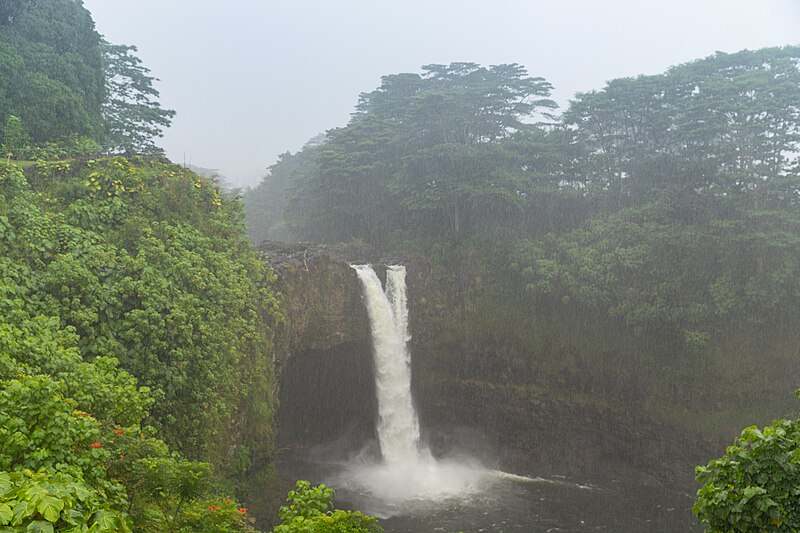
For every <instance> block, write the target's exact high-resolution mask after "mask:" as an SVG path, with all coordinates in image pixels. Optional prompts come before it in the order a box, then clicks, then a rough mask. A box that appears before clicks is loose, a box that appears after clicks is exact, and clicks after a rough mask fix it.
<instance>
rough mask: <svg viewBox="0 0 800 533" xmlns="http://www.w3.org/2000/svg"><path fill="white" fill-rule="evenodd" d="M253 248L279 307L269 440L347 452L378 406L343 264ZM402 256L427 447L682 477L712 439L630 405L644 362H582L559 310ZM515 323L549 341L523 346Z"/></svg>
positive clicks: (363, 331) (353, 281)
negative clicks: (559, 326)
mask: <svg viewBox="0 0 800 533" xmlns="http://www.w3.org/2000/svg"><path fill="white" fill-rule="evenodd" d="M265 251H266V252H267V254H268V256H269V257H270V262H271V264H272V265H273V267H274V268H275V270H276V273H277V276H278V283H277V287H278V290H279V291H280V293H281V297H282V299H283V302H284V307H285V309H286V317H285V321H284V322H283V323H282V324H279V325H278V327H277V328H276V331H277V332H278V337H279V338H278V342H277V343H276V344H277V345H278V347H279V354H278V356H277V359H278V360H277V361H276V368H277V380H278V382H279V387H280V394H279V399H280V408H279V412H278V440H279V445H280V446H283V447H293V446H312V445H317V444H322V443H330V442H333V441H338V444H339V445H340V447H341V448H344V449H350V450H357V449H358V448H360V447H361V446H363V445H364V443H365V442H367V441H369V440H370V439H373V438H374V422H375V418H376V416H377V414H376V413H377V408H376V400H375V392H374V378H373V371H374V369H373V362H372V347H371V339H370V328H369V321H368V317H367V314H366V311H365V308H364V304H363V302H362V300H361V287H360V285H359V282H358V279H357V277H356V275H355V272H354V271H353V269H352V268H350V266H349V265H348V264H347V263H346V262H345V261H343V260H340V259H336V258H334V257H332V255H331V254H329V253H328V251H327V250H326V248H324V247H308V246H302V245H297V246H292V247H287V246H277V245H272V246H268V247H266V248H265ZM406 266H407V268H408V274H409V275H408V290H409V306H410V310H409V315H410V320H411V333H412V341H411V352H412V366H413V368H412V371H413V388H414V396H415V402H416V405H417V409H418V411H419V414H420V418H421V423H422V428H423V436H424V438H425V439H426V440H427V441H428V443H429V444H430V445H431V447H432V449H433V450H434V452H435V453H442V454H444V453H450V452H454V451H463V452H466V453H469V454H472V455H474V456H477V457H481V458H484V459H485V460H486V461H487V462H488V463H490V464H491V465H492V466H496V467H498V468H502V469H505V470H509V471H514V472H518V473H522V474H534V475H553V474H558V475H567V476H571V477H573V478H576V479H579V480H600V479H604V478H609V477H611V476H614V477H615V478H617V479H620V478H621V479H629V480H635V481H637V482H646V483H649V484H653V485H658V484H664V485H675V484H678V485H679V486H682V487H684V488H687V489H690V488H691V486H692V483H693V482H692V472H693V466H694V465H695V464H699V463H702V462H705V460H706V459H705V458H706V457H712V456H713V449H714V448H713V446H711V445H710V444H709V443H708V442H707V441H704V440H702V439H700V438H698V437H697V436H696V435H690V434H689V433H688V432H686V431H681V430H679V429H678V428H676V427H674V425H672V424H670V423H668V422H664V421H660V422H659V421H657V420H655V419H654V418H653V417H649V416H647V415H646V414H645V413H643V412H642V411H641V410H640V409H638V406H639V405H640V404H641V403H642V402H643V401H645V400H646V399H647V394H648V392H647V386H648V379H650V378H649V376H648V375H647V373H646V372H641V373H640V374H639V375H636V374H635V373H634V374H631V373H630V372H629V371H628V370H626V369H625V368H622V367H619V368H618V367H616V366H614V365H613V364H611V367H610V368H609V369H608V371H607V372H605V373H603V372H601V371H599V370H598V369H596V368H590V367H589V366H587V365H590V363H586V362H584V363H581V362H580V361H581V357H582V356H581V355H580V354H579V353H577V351H578V349H577V348H576V347H575V346H572V345H571V344H570V343H571V342H573V341H574V340H573V339H571V338H570V334H569V333H564V332H553V331H552V330H553V329H554V328H555V327H556V326H555V325H554V323H555V322H558V321H560V320H559V319H558V318H552V320H553V322H554V323H549V322H548V321H547V320H546V319H545V318H544V317H541V316H538V317H537V315H536V312H535V311H534V310H529V312H522V311H521V310H520V309H518V308H515V307H514V305H511V303H510V302H508V301H507V300H506V299H505V296H503V295H499V296H498V297H497V298H494V299H493V297H492V296H491V294H490V293H491V292H492V291H487V290H484V289H485V288H484V287H483V285H484V284H485V283H486V282H485V280H484V278H483V276H482V274H481V273H480V271H479V270H478V269H477V268H476V267H475V268H473V267H471V266H470V265H469V264H466V263H465V264H464V265H463V268H462V270H461V271H458V272H444V271H441V270H437V269H435V268H434V267H431V266H430V265H426V264H424V263H421V262H415V261H406ZM582 326H583V325H582ZM587 327H588V326H587ZM529 330H530V331H529ZM520 331H525V332H529V333H530V334H531V335H532V336H533V337H537V338H538V337H539V336H541V337H542V338H545V337H546V336H547V335H550V336H554V337H558V338H559V341H558V342H549V341H548V342H545V341H544V340H542V341H540V342H539V345H536V344H534V345H531V344H530V343H528V344H526V343H523V342H521V341H520V340H519V336H520V335H519V332H520ZM548 332H549V333H548ZM537 346H538V347H537ZM561 359H570V360H573V359H574V360H576V361H578V363H576V364H572V363H570V364H571V365H572V366H573V367H576V368H577V369H574V368H573V369H572V370H570V371H569V372H567V371H565V370H564V369H563V368H560V367H559V370H558V371H557V372H556V371H552V372H551V371H550V370H548V369H547V365H545V364H544V363H543V362H542V361H553V360H561ZM609 364H610V363H609ZM584 367H585V368H584ZM570 368H571V367H570ZM570 372H571V373H570ZM554 376H555V377H554ZM587 380H589V381H587ZM587 383H588V384H587ZM612 389H613V390H612ZM609 391H611V392H609Z"/></svg>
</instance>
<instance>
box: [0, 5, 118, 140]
mask: <svg viewBox="0 0 800 533" xmlns="http://www.w3.org/2000/svg"><path fill="white" fill-rule="evenodd" d="M104 99H105V88H104V70H103V55H102V50H101V41H100V35H99V34H98V33H97V32H96V31H95V28H94V22H93V21H92V17H91V15H90V14H89V12H88V11H87V10H86V9H85V8H84V7H83V4H82V2H80V1H79V0H36V1H34V0H2V2H0V128H2V125H5V124H6V121H7V120H8V118H9V116H11V115H15V116H17V117H19V119H20V120H21V121H22V123H23V124H24V126H25V131H26V133H27V134H28V135H29V136H30V138H31V140H32V141H33V143H34V144H41V143H43V142H46V141H55V140H63V139H66V138H68V137H70V136H73V135H85V136H88V137H92V138H95V139H97V138H99V137H100V136H101V134H102V131H103V120H102V105H103V101H104ZM0 133H2V130H0Z"/></svg>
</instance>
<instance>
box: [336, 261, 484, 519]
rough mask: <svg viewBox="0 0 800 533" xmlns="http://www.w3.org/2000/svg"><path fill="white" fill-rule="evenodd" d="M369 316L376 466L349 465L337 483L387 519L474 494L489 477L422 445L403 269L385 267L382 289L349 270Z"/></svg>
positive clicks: (364, 272)
mask: <svg viewBox="0 0 800 533" xmlns="http://www.w3.org/2000/svg"><path fill="white" fill-rule="evenodd" d="M353 268H354V269H355V270H356V273H357V275H358V278H359V280H360V281H361V286H362V289H363V294H364V303H365V305H366V307H367V314H368V315H369V320H370V328H371V333H372V343H373V355H374V360H375V391H376V396H377V400H378V421H377V424H376V429H377V433H378V441H379V445H380V449H381V456H382V460H381V462H380V463H377V464H375V463H374V462H368V461H366V462H365V461H360V460H356V461H353V462H352V463H351V464H350V465H349V467H348V468H347V472H346V473H345V474H344V476H343V479H342V480H341V481H343V482H344V484H345V485H346V486H349V487H351V488H356V487H360V488H361V489H362V490H364V491H365V492H367V493H368V494H370V496H371V497H373V498H376V499H378V500H381V501H382V502H383V503H384V504H389V508H387V507H382V508H381V509H380V510H377V509H375V508H372V509H371V510H372V511H373V512H376V513H379V514H385V513H389V514H391V510H390V507H391V506H392V505H401V504H402V503H403V502H407V501H409V500H426V501H431V500H437V499H442V498H450V497H453V496H457V495H463V494H465V493H469V492H472V491H474V490H478V489H479V488H480V486H481V485H482V482H484V481H486V479H487V478H486V475H487V472H486V471H485V470H483V469H482V468H481V467H480V466H479V465H477V464H475V462H474V461H466V460H464V459H461V460H455V459H441V460H437V459H435V458H433V457H432V456H431V454H430V451H429V450H428V449H427V448H426V447H425V446H423V445H422V444H421V443H420V428H419V420H418V418H417V414H416V412H415V410H414V403H413V400H412V397H411V355H410V353H409V350H408V344H407V343H408V341H409V340H410V338H411V335H410V332H409V325H408V305H407V296H406V269H405V267H404V266H388V267H387V270H386V288H385V289H384V288H383V287H382V285H381V281H380V279H379V278H378V276H377V274H376V273H375V271H374V270H373V268H372V267H371V266H370V265H353Z"/></svg>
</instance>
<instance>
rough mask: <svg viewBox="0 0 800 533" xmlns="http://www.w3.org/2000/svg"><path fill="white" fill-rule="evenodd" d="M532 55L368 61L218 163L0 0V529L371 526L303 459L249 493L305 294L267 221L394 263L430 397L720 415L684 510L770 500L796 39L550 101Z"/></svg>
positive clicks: (790, 270) (764, 515) (70, 18)
mask: <svg viewBox="0 0 800 533" xmlns="http://www.w3.org/2000/svg"><path fill="white" fill-rule="evenodd" d="M537 74H538V73H528V71H527V70H526V68H525V67H523V66H522V65H519V64H515V63H508V64H498V65H491V66H482V65H480V64H477V63H469V62H459V63H450V64H429V65H423V66H422V67H421V68H420V70H419V72H417V73H394V74H388V75H385V76H383V78H382V79H381V82H380V85H379V86H378V87H377V88H375V89H374V90H371V91H369V92H364V93H362V94H361V95H360V96H359V98H358V103H357V105H356V107H355V109H354V110H353V113H352V115H351V118H350V120H349V122H348V123H347V124H346V125H343V126H340V127H336V128H334V129H331V130H329V131H327V132H326V133H325V134H323V135H319V136H317V137H314V138H312V139H310V140H309V141H308V143H307V144H306V145H305V147H303V149H301V150H299V151H297V152H296V153H290V152H286V153H284V154H282V155H281V156H280V158H279V160H278V161H277V162H276V163H275V164H273V165H272V166H271V167H270V168H269V169H268V172H267V174H266V176H264V178H263V179H262V180H261V182H260V183H259V184H258V185H257V186H255V187H253V188H251V189H248V190H245V191H238V192H236V191H234V192H230V191H226V190H224V189H223V188H222V187H221V186H220V183H219V181H218V180H217V179H215V178H213V177H207V176H201V175H199V174H197V173H195V172H193V171H192V170H190V169H188V168H186V166H185V165H183V166H181V165H177V164H174V163H172V162H170V161H169V160H168V159H167V158H166V157H165V156H164V153H163V151H162V149H161V148H159V146H158V139H159V137H160V136H161V135H162V133H163V131H164V130H165V129H166V128H168V127H169V125H170V123H171V120H172V119H173V117H174V116H175V112H174V111H173V110H170V109H166V108H163V107H162V106H161V104H160V102H159V93H158V91H157V90H156V89H155V85H154V82H155V81H156V79H155V78H154V77H153V76H152V75H151V73H150V71H149V70H148V68H147V67H145V66H144V64H143V63H142V61H141V60H140V59H139V57H138V56H137V48H136V47H135V46H132V45H126V44H112V43H110V42H108V41H106V40H105V39H104V38H103V37H102V36H101V34H100V33H98V30H97V29H96V28H95V24H94V21H93V19H92V16H91V14H90V13H89V11H88V10H87V9H86V8H85V7H84V6H83V4H82V2H81V1H80V0H0V153H1V154H2V160H1V161H0V464H2V468H3V469H2V471H0V530H2V531H9V532H11V531H14V532H16V531H20V532H22V531H27V532H53V531H64V532H104V531H142V532H163V531H170V532H193V531H198V532H213V531H219V532H233V531H242V532H247V531H257V530H256V528H259V529H261V530H269V529H270V528H272V529H273V530H274V531H275V533H292V532H309V533H329V532H358V531H373V532H377V531H381V528H380V526H379V524H378V520H377V518H375V517H372V516H369V515H368V514H362V513H361V512H359V511H351V510H342V509H336V508H335V507H334V491H333V489H332V488H330V487H326V486H325V485H318V486H312V484H310V483H309V482H307V481H303V480H292V483H291V485H294V481H297V483H296V485H295V488H294V490H291V491H289V493H288V499H287V501H286V504H285V505H284V506H282V507H280V508H278V507H279V505H280V502H281V501H282V500H283V499H284V494H285V491H286V488H287V487H286V486H285V485H286V483H285V480H281V479H280V478H281V476H280V474H279V473H278V471H277V469H276V466H275V460H276V455H277V454H278V449H277V448H278V437H277V433H278V428H277V418H278V411H279V408H280V406H279V402H278V398H277V396H278V390H279V383H278V380H279V376H278V375H277V371H276V368H275V365H276V361H277V360H278V359H279V352H280V350H282V349H284V347H285V346H284V345H285V343H286V340H285V339H283V338H281V335H282V334H284V332H285V331H287V330H291V327H292V325H291V324H288V323H287V321H288V320H289V318H287V308H288V305H287V302H288V301H289V300H291V299H292V298H295V299H298V298H299V299H302V297H303V296H302V295H292V294H282V293H281V292H280V291H279V290H278V289H277V281H276V280H277V274H276V272H275V269H274V265H272V264H271V263H270V262H269V261H268V259H267V258H266V256H265V255H264V253H263V251H262V249H263V246H262V243H264V242H265V241H266V242H270V241H285V242H300V241H308V242H314V243H320V244H323V245H326V246H328V247H329V248H330V249H331V250H333V251H334V254H335V255H337V257H338V256H341V257H348V258H351V259H354V260H355V259H358V260H363V259H364V258H375V260H376V261H380V260H381V259H380V258H385V257H393V258H397V257H400V258H403V260H404V262H406V263H408V264H409V265H410V272H411V274H412V276H415V277H413V279H414V280H415V281H417V282H418V283H419V286H418V288H417V289H416V290H417V291H418V293H416V294H414V293H412V295H411V296H412V298H411V300H412V303H413V304H414V305H417V308H416V309H415V314H414V315H413V316H412V317H411V320H412V324H411V326H412V330H413V331H414V332H415V333H414V338H413V340H412V348H415V349H416V348H421V347H423V346H424V347H425V350H424V352H425V354H424V355H423V356H422V357H420V358H418V359H416V360H415V361H414V362H413V363H412V371H413V373H414V375H415V376H420V383H419V384H417V385H416V392H418V393H420V395H421V397H422V398H423V399H422V400H420V403H421V404H422V405H423V407H424V406H430V405H438V406H444V407H446V408H447V409H451V410H450V411H446V413H445V414H444V415H438V416H441V417H443V418H444V417H447V416H448V414H453V413H455V409H456V408H455V407H454V406H453V405H454V403H455V402H456V401H457V400H458V399H463V398H465V397H466V396H467V395H470V397H471V398H474V399H476V401H478V402H479V403H482V404H484V405H488V406H490V407H492V408H494V407H493V406H496V404H501V403H502V404H504V405H503V406H502V407H497V409H498V411H496V412H495V411H492V412H491V413H490V414H489V415H488V416H487V417H488V418H493V417H494V418H502V417H500V416H499V415H498V413H499V414H500V415H504V414H507V413H509V412H512V411H513V412H518V411H520V410H523V411H524V410H525V409H526V406H528V405H531V403H530V402H534V403H535V404H536V405H541V404H546V405H549V403H547V402H556V403H558V405H563V406H567V408H568V409H574V410H575V411H569V412H581V413H584V414H586V413H590V414H591V413H602V416H603V417H606V416H607V417H608V419H609V420H624V421H626V424H629V425H628V426H626V428H632V429H630V433H631V434H634V433H636V432H637V431H639V430H641V431H642V432H646V431H651V429H650V428H657V429H654V430H653V431H661V432H663V433H665V434H666V433H670V434H672V433H673V432H674V435H677V436H679V438H680V439H682V442H691V443H693V444H692V446H694V447H693V448H692V451H693V453H694V452H695V451H698V450H699V453H700V454H705V453H706V452H707V451H708V449H709V446H707V445H706V444H696V443H708V442H712V443H713V446H716V448H714V447H713V446H712V447H711V449H716V450H718V451H717V452H716V453H717V455H719V454H720V453H721V451H722V450H724V448H722V447H720V443H728V442H729V441H730V440H731V439H732V438H733V437H734V436H735V435H737V434H739V432H740V431H741V428H742V427H745V426H749V427H747V429H745V430H744V432H743V433H742V434H741V437H739V438H738V439H737V440H736V443H735V445H734V446H731V447H729V448H728V449H727V453H726V454H725V455H724V456H723V457H721V458H720V459H717V460H712V461H711V462H710V463H708V465H707V466H701V467H698V469H697V472H696V475H697V482H698V483H699V486H700V487H701V488H700V491H699V492H698V495H697V500H696V503H695V506H694V512H695V514H696V515H697V517H698V519H699V521H700V522H701V523H702V524H703V527H706V528H707V530H708V531H712V532H716V531H720V532H721V531H743V532H744V531H762V530H774V531H796V530H798V529H800V513H799V512H798V511H797V506H796V504H795V503H794V500H796V497H797V493H798V490H800V489H798V488H797V487H798V486H800V468H799V467H798V465H800V458H799V457H800V452H798V445H797V442H798V440H797V439H798V426H797V423H796V422H795V421H793V420H792V419H791V418H793V417H792V413H796V411H797V406H796V401H797V400H796V399H795V398H794V397H793V394H792V391H793V390H794V389H795V388H796V387H797V386H798V385H797V384H798V382H800V370H798V368H797V365H795V364H794V361H795V360H796V359H797V357H798V356H800V348H798V347H800V330H798V328H797V324H798V323H800V47H798V46H785V47H772V48H763V49H758V50H743V51H740V52H736V53H723V52H717V53H716V54H714V55H711V56H709V57H705V58H701V59H697V60H694V61H691V62H688V63H684V64H679V65H676V66H673V67H671V68H670V69H668V70H667V71H665V72H663V73H661V74H657V75H641V76H637V77H631V78H620V79H613V80H611V81H608V82H607V84H606V85H605V86H604V87H602V88H599V89H596V90H594V91H590V92H584V93H578V94H576V95H575V96H574V97H573V99H572V100H570V102H569V104H568V105H567V106H566V108H565V109H563V110H562V109H559V106H558V105H557V104H556V102H555V101H554V100H553V99H552V91H553V87H552V85H551V83H550V82H549V81H548V80H547V79H546V78H545V77H542V76H539V75H537ZM259 247H262V249H260V248H259ZM298 290H299V289H298ZM423 293H424V298H423V297H421V296H420V295H421V294H423ZM309 307H310V306H309ZM444 309H447V312H443V310H444ZM415 343H416V344H415ZM417 351H422V350H417ZM708 383H714V384H715V386H714V387H708ZM754 397H755V398H758V402H754V401H753V398H754ZM498 398H501V399H502V401H501V400H498ZM504 409H505V411H504ZM515 410H516V411H515ZM426 412H427V411H426ZM765 412H768V413H769V415H768V418H765V415H764V413H765ZM429 416H432V415H429ZM467 416H474V418H475V419H476V424H478V423H479V421H478V418H480V417H479V416H478V415H477V414H472V413H469V414H468V415H467ZM780 416H786V417H789V418H790V419H789V420H782V419H779V420H776V421H774V422H772V425H769V426H766V427H765V428H764V429H763V430H759V429H757V428H756V427H755V426H752V424H754V423H758V424H760V425H764V424H768V423H769V422H770V420H771V419H772V418H774V417H780ZM423 421H425V419H423ZM484 422H485V421H484ZM490 422H491V421H490ZM485 423H487V424H489V422H485ZM626 431H627V429H626ZM532 432H533V431H532V430H530V429H520V430H519V431H518V433H519V435H517V438H519V439H522V440H527V439H529V438H530V435H531V433H532ZM508 433H512V432H510V431H509V432H508ZM676 438H677V437H676ZM509 439H511V437H509ZM517 444H518V443H513V442H512V443H511V444H509V446H510V447H513V446H514V445H517ZM695 444H696V446H695ZM676 453H677V452H676ZM694 456H695V455H692V458H693V457H694ZM703 457H704V459H703V462H704V464H705V463H707V462H708V460H709V459H711V458H712V457H713V455H703ZM687 460H688V459H687V458H682V459H681V461H682V462H681V461H677V462H678V463H679V464H680V468H683V467H684V466H685V465H684V463H685V462H686V461H687ZM643 461H645V460H644V459H643ZM696 462H699V461H696ZM690 469H691V467H690V466H689V467H687V471H686V473H687V476H688V477H690V478H691V476H692V472H691V471H690ZM641 470H643V471H647V472H648V473H654V472H655V473H656V474H653V475H654V476H655V477H659V478H660V479H661V480H662V481H664V482H666V483H671V482H675V479H676V478H674V476H673V474H672V473H671V472H667V471H666V469H662V468H660V467H659V466H658V465H655V466H652V465H645V466H643V467H642V468H641ZM525 473H529V472H525ZM671 476H673V477H671ZM692 490H697V486H696V485H695V486H693V487H692ZM281 491H282V492H281ZM279 492H280V493H279Z"/></svg>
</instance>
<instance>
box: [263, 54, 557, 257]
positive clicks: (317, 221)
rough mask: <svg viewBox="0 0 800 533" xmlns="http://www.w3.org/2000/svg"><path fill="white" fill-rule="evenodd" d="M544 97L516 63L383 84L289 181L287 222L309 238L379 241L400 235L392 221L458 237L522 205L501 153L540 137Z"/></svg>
mask: <svg viewBox="0 0 800 533" xmlns="http://www.w3.org/2000/svg"><path fill="white" fill-rule="evenodd" d="M550 90H551V85H550V84H549V83H548V82H547V81H545V80H544V79H543V78H536V77H530V76H528V75H527V72H526V71H525V69H524V68H522V67H521V66H519V65H516V64H510V65H494V66H491V67H482V66H480V65H477V64H475V63H452V64H450V65H427V66H424V67H423V68H422V73H421V74H413V73H412V74H396V75H391V76H385V77H384V78H383V79H382V83H381V86H380V87H379V88H377V89H376V90H375V91H372V92H369V93H365V94H362V95H361V97H360V99H359V104H358V106H357V108H356V112H355V113H354V114H353V117H352V119H351V121H350V123H349V124H348V125H347V126H346V127H344V128H340V129H336V130H333V131H330V132H328V137H327V140H326V142H325V143H324V144H323V145H322V146H320V147H319V148H317V149H315V150H316V154H315V157H314V158H312V162H311V163H310V164H307V165H306V166H305V171H304V172H298V173H296V176H297V177H298V180H297V182H296V185H295V187H294V188H293V193H292V194H291V195H290V196H291V198H290V201H289V206H288V210H289V217H290V223H291V224H294V227H295V230H296V231H299V232H300V233H303V234H304V235H307V236H309V237H311V238H315V239H327V240H342V239H344V240H348V239H349V238H350V237H356V238H361V239H364V240H366V241H368V242H372V243H377V242H385V241H386V240H387V239H388V238H389V237H390V233H392V232H395V230H400V231H402V230H403V229H404V228H403V224H398V221H405V222H406V224H405V225H406V226H409V225H412V226H413V228H411V229H413V231H415V232H428V231H430V230H431V229H432V227H438V228H446V229H447V232H448V234H449V235H450V236H451V237H453V238H458V236H459V235H462V234H463V233H464V230H465V228H466V227H468V226H470V225H477V224H480V223H481V220H480V219H481V217H480V215H481V214H482V213H483V214H485V213H486V211H487V208H491V210H499V211H506V210H508V209H509V208H511V206H513V205H515V204H517V203H518V202H519V201H520V200H521V198H522V196H521V194H520V191H518V190H517V189H516V184H515V183H514V182H515V180H514V179H512V178H511V175H510V174H509V173H508V172H505V170H504V168H505V163H504V157H503V155H502V151H503V147H502V146H501V144H502V142H503V141H507V140H510V139H513V138H514V137H515V136H518V135H523V134H526V133H528V132H529V131H530V130H531V129H537V126H535V125H532V124H530V123H529V122H530V121H532V120H533V119H534V117H535V115H536V113H538V112H547V111H549V110H552V109H554V108H555V107H556V104H555V103H554V102H552V101H551V100H549V99H548V97H549V95H550ZM273 172H274V169H273ZM408 223H410V224H408Z"/></svg>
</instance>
